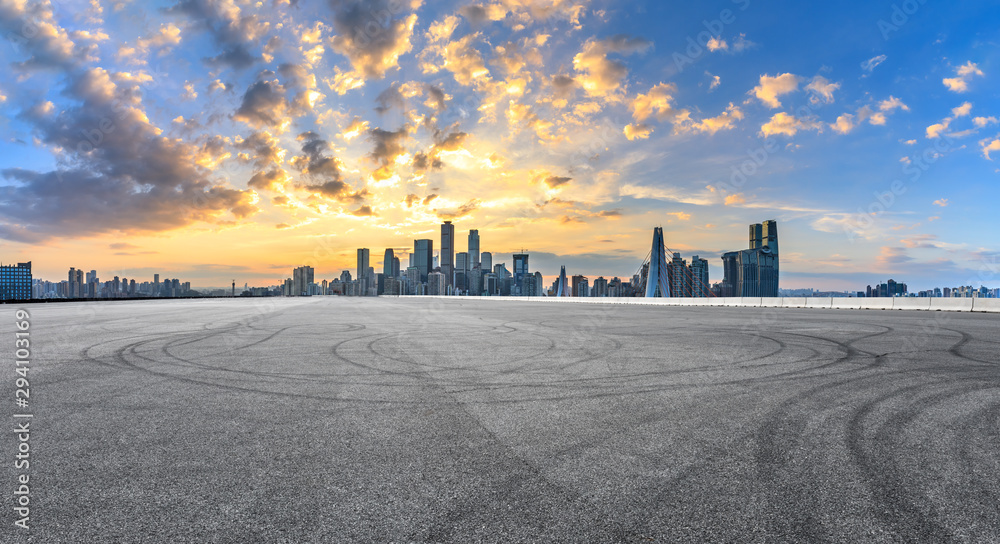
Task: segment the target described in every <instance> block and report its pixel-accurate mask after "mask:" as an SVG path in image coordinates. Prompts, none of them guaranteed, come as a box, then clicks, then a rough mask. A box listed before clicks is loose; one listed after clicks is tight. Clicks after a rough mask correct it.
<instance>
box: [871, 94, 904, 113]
mask: <svg viewBox="0 0 1000 544" xmlns="http://www.w3.org/2000/svg"><path fill="white" fill-rule="evenodd" d="M878 109H879V111H884V112H887V113H888V112H892V111H894V110H896V109H901V110H903V111H910V107H909V106H907V105H906V104H904V103H903V101H902V100H900V99H898V98H896V97H895V96H892V95H890V96H889V98H887V99H885V100H883V101H881V102H879V104H878Z"/></svg>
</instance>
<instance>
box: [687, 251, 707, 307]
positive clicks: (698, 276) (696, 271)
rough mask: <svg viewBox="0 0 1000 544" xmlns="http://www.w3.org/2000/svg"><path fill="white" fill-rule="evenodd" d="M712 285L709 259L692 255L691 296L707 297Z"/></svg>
mask: <svg viewBox="0 0 1000 544" xmlns="http://www.w3.org/2000/svg"><path fill="white" fill-rule="evenodd" d="M710 292H711V285H710V284H709V283H708V261H707V260H705V259H702V258H700V257H698V256H697V255H695V256H693V257H691V296H693V297H699V298H705V297H708V296H711V295H710Z"/></svg>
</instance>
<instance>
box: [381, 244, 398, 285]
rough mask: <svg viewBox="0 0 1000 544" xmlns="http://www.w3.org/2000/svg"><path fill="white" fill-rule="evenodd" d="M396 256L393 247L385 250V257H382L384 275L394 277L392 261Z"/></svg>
mask: <svg viewBox="0 0 1000 544" xmlns="http://www.w3.org/2000/svg"><path fill="white" fill-rule="evenodd" d="M395 258H396V256H395V255H393V254H392V248H387V249H386V250H385V257H383V258H382V275H383V276H385V277H387V278H392V277H394V276H395V274H393V273H392V262H393V260H394V259H395Z"/></svg>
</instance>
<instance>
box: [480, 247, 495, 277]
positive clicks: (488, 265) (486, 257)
mask: <svg viewBox="0 0 1000 544" xmlns="http://www.w3.org/2000/svg"><path fill="white" fill-rule="evenodd" d="M480 257H481V258H482V262H481V263H480V268H482V269H483V273H484V274H489V273H490V272H492V271H493V254H492V253H490V252H489V251H484V252H482V253H481V254H480Z"/></svg>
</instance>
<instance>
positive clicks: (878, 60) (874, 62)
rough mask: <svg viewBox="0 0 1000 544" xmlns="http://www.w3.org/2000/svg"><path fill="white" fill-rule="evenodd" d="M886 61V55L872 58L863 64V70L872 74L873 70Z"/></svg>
mask: <svg viewBox="0 0 1000 544" xmlns="http://www.w3.org/2000/svg"><path fill="white" fill-rule="evenodd" d="M885 59H886V56H885V55H878V56H876V57H872V58H870V59H868V60H866V61H864V62H862V63H861V68H863V69H864V70H865V71H866V72H871V71H872V70H874V69H875V67H876V66H878V65H879V64H882V63H883V62H885Z"/></svg>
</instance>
